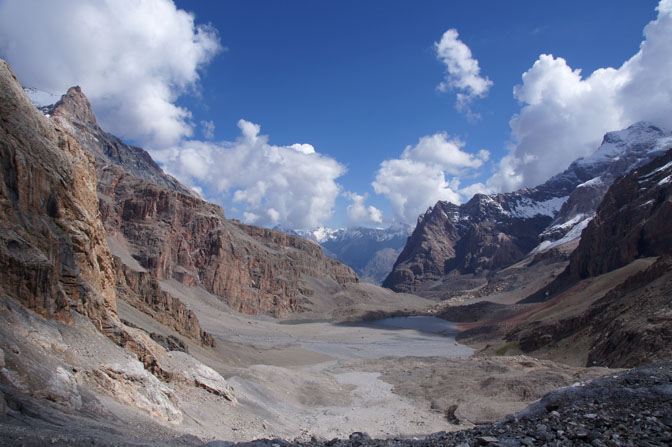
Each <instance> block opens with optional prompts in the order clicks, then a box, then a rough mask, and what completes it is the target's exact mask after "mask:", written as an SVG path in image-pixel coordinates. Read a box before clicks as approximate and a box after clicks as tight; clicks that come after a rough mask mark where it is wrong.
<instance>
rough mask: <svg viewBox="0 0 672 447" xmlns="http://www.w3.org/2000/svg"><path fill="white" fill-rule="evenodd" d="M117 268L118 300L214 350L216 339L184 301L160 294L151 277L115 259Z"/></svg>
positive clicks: (156, 282) (159, 287) (158, 287)
mask: <svg viewBox="0 0 672 447" xmlns="http://www.w3.org/2000/svg"><path fill="white" fill-rule="evenodd" d="M114 267H115V271H116V274H117V294H118V297H119V298H121V299H123V300H124V301H126V302H128V303H129V304H131V305H132V306H133V307H135V308H136V309H139V310H141V311H142V312H144V313H146V314H148V315H151V316H152V318H154V319H155V320H156V321H158V322H159V323H161V324H164V325H166V326H168V327H170V328H172V329H174V330H175V331H177V332H178V333H180V334H182V335H185V336H187V337H190V338H192V339H194V340H197V341H200V342H201V343H202V344H203V345H205V346H215V339H214V338H213V337H212V335H210V334H209V333H207V332H205V331H204V330H202V329H201V325H200V324H199V322H198V318H197V317H196V314H194V312H193V311H191V310H190V309H188V308H187V306H185V305H184V303H182V301H180V300H179V299H177V298H175V297H173V296H171V295H170V294H169V293H167V292H165V291H163V290H161V285H160V284H159V282H158V281H157V280H156V279H155V278H154V277H153V276H152V275H151V274H149V273H148V272H142V271H137V270H133V269H132V268H130V267H129V266H127V265H125V264H124V263H123V262H122V261H121V259H119V258H118V257H116V256H115V257H114Z"/></svg>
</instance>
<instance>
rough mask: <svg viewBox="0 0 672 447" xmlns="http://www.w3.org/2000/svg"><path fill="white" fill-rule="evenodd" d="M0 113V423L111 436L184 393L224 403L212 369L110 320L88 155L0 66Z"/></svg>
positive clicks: (173, 414)
mask: <svg viewBox="0 0 672 447" xmlns="http://www.w3.org/2000/svg"><path fill="white" fill-rule="evenodd" d="M0 116H1V117H2V119H0V202H1V203H2V206H1V207H0V266H1V267H2V268H0V303H1V307H2V312H0V367H1V368H0V416H3V424H0V425H3V426H4V425H5V422H6V421H8V420H14V421H21V422H19V424H21V425H22V424H26V423H28V422H29V421H32V422H30V423H29V425H27V426H28V427H31V428H30V429H29V430H30V431H31V432H32V431H33V430H34V427H35V426H40V427H44V426H45V425H48V424H51V423H54V424H58V425H60V426H61V427H62V425H61V423H65V424H67V426H68V432H72V431H73V430H74V431H77V430H79V431H80V434H81V433H83V432H84V431H87V430H93V429H95V427H98V429H100V430H105V428H103V427H106V428H107V430H112V431H117V430H123V429H124V427H129V426H131V425H132V424H134V423H137V422H138V421H142V422H141V423H147V424H149V425H150V426H155V427H156V426H157V425H158V422H165V423H170V424H174V423H179V422H180V421H181V420H182V419H183V412H182V409H181V407H180V405H181V404H180V402H187V401H188V400H189V399H191V398H190V397H189V396H191V395H193V394H194V393H196V394H200V393H201V392H202V393H205V394H206V395H207V394H209V395H213V396H217V398H218V399H222V401H221V402H222V404H223V405H233V404H234V403H235V401H236V398H235V396H234V395H233V392H232V390H231V389H230V387H229V386H228V384H227V382H226V381H225V380H224V378H222V377H221V375H220V374H219V373H217V372H216V371H214V370H213V369H211V368H209V367H207V366H206V365H204V364H202V363H201V362H199V361H198V360H196V359H195V358H193V357H191V356H189V355H187V354H186V353H179V354H171V353H168V352H167V351H166V350H165V349H163V348H162V347H161V346H160V345H159V344H157V343H156V342H154V341H153V340H152V339H151V337H150V334H148V333H147V332H145V331H142V330H139V329H137V328H133V327H130V326H128V325H126V324H124V323H123V322H122V321H121V319H120V318H119V315H118V305H119V304H121V303H119V302H118V301H117V275H118V272H117V271H116V266H115V261H114V258H113V256H112V254H111V251H110V249H109V247H108V245H107V241H106V231H105V228H104V226H103V222H102V221H101V219H100V210H99V201H98V197H97V194H96V187H97V178H96V170H95V167H94V159H93V156H92V155H91V154H90V153H89V152H88V151H87V150H86V149H85V148H84V147H83V146H82V145H81V144H80V142H79V141H78V139H77V138H76V136H75V135H74V134H73V133H72V132H71V131H70V130H69V128H70V125H69V124H68V123H66V122H65V120H63V119H62V118H59V117H53V118H48V117H45V116H43V115H42V113H40V112H39V111H38V110H37V109H36V108H35V107H34V106H33V105H32V104H31V103H30V101H29V100H28V97H27V96H26V95H25V93H24V92H23V90H22V88H21V85H20V84H19V81H18V79H17V78H16V76H15V75H14V74H13V72H12V70H11V68H10V67H9V65H8V64H7V63H6V62H5V61H3V60H0ZM181 310H182V311H183V313H184V314H185V315H184V316H185V317H188V318H191V319H192V320H193V321H192V328H196V329H197V334H196V335H197V340H198V342H199V343H198V345H199V349H200V348H201V346H202V348H203V349H206V350H207V349H211V345H210V346H207V345H205V343H203V345H201V344H200V341H201V337H204V340H203V341H206V340H207V339H208V337H207V334H206V333H204V332H202V331H200V329H199V326H198V321H197V319H195V315H194V314H193V313H190V311H189V310H188V309H186V308H185V307H182V309H181ZM167 317H168V318H169V319H171V320H175V318H176V316H171V315H167ZM201 396H202V397H203V394H201ZM224 401H226V402H227V404H224ZM121 408H123V410H121V411H120V409H121ZM7 414H9V416H7V417H5V416H6V415H7ZM143 415H144V416H143ZM150 416H151V418H155V419H154V420H155V421H157V422H152V421H151V419H150ZM55 421H61V422H55ZM83 421H84V422H83ZM83 423H84V424H85V425H86V427H87V428H86V429H82V425H81V424H83ZM30 424H35V425H32V426H31V425H30ZM101 432H102V431H101ZM5 440H6V439H5V438H4V437H3V443H4V441H5ZM8 442H9V441H8ZM17 442H18V441H17ZM48 442H49V441H46V440H44V439H42V441H41V442H37V443H36V444H33V445H40V444H44V443H48ZM65 443H68V442H67V441H66V442H65ZM120 444H123V442H120Z"/></svg>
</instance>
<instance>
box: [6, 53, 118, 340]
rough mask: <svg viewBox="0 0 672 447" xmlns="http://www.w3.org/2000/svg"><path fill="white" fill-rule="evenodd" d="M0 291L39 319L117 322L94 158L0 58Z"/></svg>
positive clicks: (111, 273) (111, 272) (111, 266)
mask: <svg viewBox="0 0 672 447" xmlns="http://www.w3.org/2000/svg"><path fill="white" fill-rule="evenodd" d="M0 95H1V97H0V116H1V117H2V120H0V164H1V165H2V170H1V171H0V202H1V206H0V271H1V272H2V274H1V275H0V288H1V290H2V293H3V294H7V295H9V296H12V297H14V298H16V299H18V300H19V301H20V302H21V303H23V304H24V305H25V306H26V307H28V308H29V309H31V310H34V311H36V312H38V313H39V314H41V315H43V316H46V317H50V318H58V319H61V320H63V321H69V320H70V319H71V312H72V311H73V310H75V311H77V312H80V313H83V314H85V315H87V316H88V317H89V319H91V321H92V322H93V323H94V324H95V325H96V326H97V327H98V328H99V329H102V328H104V327H106V326H107V325H108V324H110V323H111V322H110V319H114V318H116V315H115V314H116V303H115V291H114V270H113V265H112V262H111V259H112V258H111V256H110V253H109V250H108V248H107V244H106V242H105V230H104V228H103V225H102V223H101V221H100V213H99V210H98V198H97V196H96V184H97V182H96V172H95V169H94V164H93V157H91V155H90V154H89V153H88V152H87V151H86V150H85V149H84V148H82V146H81V145H80V144H79V142H78V141H77V139H76V138H75V137H74V136H73V135H72V134H71V133H70V132H68V131H67V129H64V128H63V127H62V126H59V125H58V123H59V122H60V121H59V120H58V119H57V120H56V122H54V121H52V120H50V119H48V118H46V117H44V116H43V115H42V114H41V113H40V112H39V111H37V110H36V109H35V107H34V106H33V105H32V104H31V103H30V102H29V101H28V99H27V97H26V96H25V94H24V93H23V90H22V88H21V85H20V84H19V82H18V80H17V79H16V77H15V76H14V74H13V73H12V71H11V69H10V68H9V66H8V65H7V63H6V62H5V61H2V60H0Z"/></svg>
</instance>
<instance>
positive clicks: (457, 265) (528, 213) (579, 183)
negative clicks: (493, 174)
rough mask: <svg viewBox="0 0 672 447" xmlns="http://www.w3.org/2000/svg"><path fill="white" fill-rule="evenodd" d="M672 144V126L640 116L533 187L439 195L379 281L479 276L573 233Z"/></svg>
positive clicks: (406, 287)
mask: <svg viewBox="0 0 672 447" xmlns="http://www.w3.org/2000/svg"><path fill="white" fill-rule="evenodd" d="M670 147H672V133H670V132H668V131H665V130H663V129H660V128H659V127H656V126H654V125H651V124H649V123H644V122H640V123H636V124H634V125H632V126H631V127H629V128H627V129H625V130H622V131H618V132H609V133H607V134H606V135H605V137H604V140H603V142H602V144H601V146H600V148H598V150H597V151H596V152H595V153H594V154H593V155H591V156H590V157H586V158H582V159H578V160H576V161H575V162H573V163H572V164H571V165H570V167H569V168H568V169H567V170H565V171H564V172H562V173H561V174H558V175H556V176H555V177H553V178H551V179H550V180H548V181H547V182H546V183H544V184H542V185H540V186H537V187H536V188H532V189H529V188H528V189H523V190H520V191H516V192H513V193H506V194H496V195H491V196H486V195H480V194H477V195H475V196H474V197H473V198H472V199H471V200H470V201H469V202H467V203H466V204H463V205H460V206H457V205H454V204H451V203H446V202H438V203H437V204H436V205H435V206H434V207H431V208H430V209H429V210H428V211H427V212H426V213H425V214H423V215H421V216H420V217H419V218H418V225H417V227H416V229H415V231H414V232H413V235H412V236H411V237H410V238H409V241H408V243H407V245H406V247H405V248H404V250H403V251H402V253H401V255H400V256H399V258H398V259H397V262H396V263H395V266H394V269H393V270H392V272H391V273H390V275H389V276H388V277H387V278H386V279H385V281H384V282H383V286H384V287H389V288H391V289H393V290H396V291H414V292H417V293H421V294H423V292H424V291H426V290H427V289H428V288H431V287H433V286H434V285H435V284H437V283H440V282H445V283H448V285H449V286H451V284H450V283H451V281H452V282H453V284H452V286H453V287H454V286H455V284H454V283H455V279H452V280H451V277H452V278H459V277H460V276H461V275H465V274H469V275H476V276H480V277H484V276H486V275H487V274H488V273H491V272H494V271H497V270H500V269H502V268H504V267H508V266H510V265H512V264H514V263H516V262H518V261H520V260H521V259H523V257H524V256H526V255H528V254H536V253H540V252H543V251H548V250H553V249H555V248H556V247H558V246H560V245H562V244H566V243H569V242H571V241H573V240H577V239H578V238H580V236H581V231H582V230H583V229H584V228H585V227H586V226H587V225H588V222H590V220H591V219H592V217H593V215H594V213H595V210H596V209H597V206H598V205H599V204H600V203H601V202H602V198H603V197H604V194H605V192H606V191H607V189H608V187H609V185H611V183H612V182H613V181H614V180H615V179H616V178H618V177H620V176H622V175H623V174H625V173H627V172H629V171H630V170H632V169H635V168H637V167H640V166H642V165H644V164H645V163H647V162H649V161H651V160H652V159H653V158H655V157H656V156H658V155H660V154H661V153H663V152H664V151H665V150H666V149H669V148H670ZM483 281H485V280H483Z"/></svg>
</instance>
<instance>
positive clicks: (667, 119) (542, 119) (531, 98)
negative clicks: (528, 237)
mask: <svg viewBox="0 0 672 447" xmlns="http://www.w3.org/2000/svg"><path fill="white" fill-rule="evenodd" d="M657 9H658V17H657V19H656V20H654V21H652V22H650V23H649V24H648V25H647V26H646V27H645V28H644V36H645V40H644V41H643V42H642V43H641V45H640V49H639V51H638V52H637V54H635V55H634V56H633V57H631V58H630V59H629V60H628V61H626V62H625V63H624V64H623V65H621V67H619V68H601V69H599V70H596V71H594V72H593V73H592V74H590V76H588V77H586V78H584V77H583V76H582V75H581V70H578V69H572V68H571V67H570V66H569V65H568V64H567V62H566V61H565V60H564V59H562V58H560V57H557V58H556V57H553V56H552V55H547V54H543V55H541V56H540V57H539V59H538V60H537V61H536V62H535V63H534V65H533V66H532V68H530V69H529V70H528V71H527V72H526V73H524V74H523V83H522V84H521V85H518V86H516V87H515V88H514V96H515V98H516V99H518V101H519V102H520V103H521V105H522V108H521V110H520V113H519V114H517V115H516V116H514V117H513V118H512V120H511V123H510V124H511V131H512V132H511V133H512V138H513V147H512V150H511V152H510V153H509V154H508V155H507V156H506V157H504V158H503V159H502V160H501V162H500V167H499V172H498V173H497V174H496V175H495V176H494V177H493V178H492V179H490V180H489V182H488V185H489V186H490V187H493V188H496V189H498V190H504V191H508V190H513V189H516V188H519V187H521V186H535V185H537V184H539V183H542V182H544V181H546V180H547V179H548V178H549V177H551V176H552V175H554V174H557V173H558V172H560V171H562V170H563V169H565V168H567V166H568V165H569V164H570V163H571V162H572V161H573V160H575V159H576V158H578V157H582V156H586V155H589V154H590V153H592V152H593V151H594V150H595V149H597V147H598V146H599V144H600V141H601V139H602V136H603V135H604V133H606V132H608V131H611V130H619V129H622V128H625V127H627V126H629V125H631V124H632V123H634V122H636V121H641V120H645V121H651V122H653V123H654V124H657V125H660V126H664V127H667V128H672V44H671V42H672V1H671V0H663V1H661V2H660V3H659V5H658V8H657Z"/></svg>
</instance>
